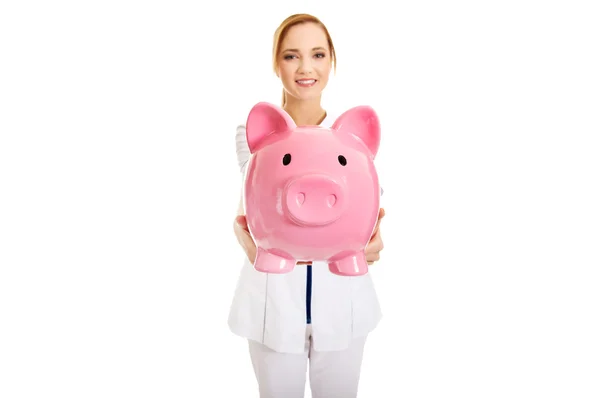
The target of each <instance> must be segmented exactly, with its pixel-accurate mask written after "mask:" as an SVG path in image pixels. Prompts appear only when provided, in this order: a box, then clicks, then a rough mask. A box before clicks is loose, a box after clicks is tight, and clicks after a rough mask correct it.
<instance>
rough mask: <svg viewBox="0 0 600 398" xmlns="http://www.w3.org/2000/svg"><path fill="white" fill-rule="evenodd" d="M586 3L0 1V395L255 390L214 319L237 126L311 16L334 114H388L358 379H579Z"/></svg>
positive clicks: (595, 374)
mask: <svg viewBox="0 0 600 398" xmlns="http://www.w3.org/2000/svg"><path fill="white" fill-rule="evenodd" d="M592 3H593V2H591V1H589V2H587V3H586V2H582V1H562V2H560V1H546V2H542V1H538V2H533V1H502V2H483V1H479V2H475V1H471V2H468V1H454V2H448V1H437V2H434V1H419V2H400V3H398V2H390V3H388V4H387V5H385V4H384V3H383V2H382V1H367V2H355V3H350V2H346V1H344V2H336V3H333V2H325V1H305V2H302V3H301V4H299V3H297V2H292V1H285V2H283V1H273V2H267V1H249V2H240V4H233V3H225V2H223V3H220V2H217V1H213V2H208V3H206V4H205V5H201V2H199V1H188V2H184V1H168V2H167V1H163V2H158V1H144V2H142V1H138V2H134V1H125V0H122V1H102V2H75V1H71V2H66V1H55V2H31V1H19V2H17V1H6V2H3V3H2V5H1V6H0V69H1V71H0V72H1V73H0V99H1V103H0V190H1V195H0V201H1V206H0V397H2V398H17V397H36V398H45V397H61V398H67V397H77V398H92V397H106V398H108V397H110V398H117V397H126V398H133V397H144V398H150V397H169V398H171V397H177V398H185V397H232V396H236V397H258V395H257V393H256V382H255V380H254V375H253V373H252V368H251V365H250V361H249V357H248V353H247V345H246V342H245V341H244V340H243V339H241V338H238V337H236V336H233V335H232V334H231V333H230V332H229V330H228V328H227V324H226V320H227V314H228V310H229V305H230V302H231V297H232V294H233V289H234V287H235V284H236V281H237V276H238V272H239V269H240V267H241V264H242V259H243V253H242V251H241V249H240V248H239V246H238V245H237V242H236V240H235V238H234V235H233V232H232V225H233V224H232V223H233V218H234V215H235V211H236V207H237V204H238V199H239V192H240V191H239V190H240V182H241V181H240V174H239V170H238V167H237V162H236V157H235V143H234V134H235V127H236V126H237V125H238V124H240V123H243V122H244V121H245V117H246V113H247V111H248V110H249V109H250V107H251V106H252V105H253V104H254V103H255V102H258V101H264V100H266V101H271V102H274V103H279V100H280V95H281V88H280V85H279V82H278V81H277V79H276V77H275V76H274V75H273V72H272V70H271V45H272V35H273V32H274V30H275V29H276V27H277V25H278V24H279V23H280V22H281V20H283V19H284V18H285V17H287V16H288V15H289V14H291V13H295V12H309V13H313V14H315V15H317V16H318V17H319V18H321V19H322V20H323V21H324V22H325V23H326V24H327V26H328V28H329V29H330V31H331V34H332V36H333V39H334V42H335V45H336V47H337V50H338V55H339V66H338V73H337V74H336V75H335V76H333V77H332V82H331V84H330V86H329V87H328V90H327V92H326V97H325V104H326V105H327V107H328V109H330V110H332V111H335V112H338V111H343V110H345V109H346V108H347V107H349V106H352V105H356V104H359V103H365V104H369V105H372V106H373V107H375V109H376V110H377V111H378V113H379V115H380V118H381V121H382V126H383V141H382V148H381V152H380V153H379V156H378V160H377V162H378V163H377V166H378V168H379V171H380V173H381V178H382V183H383V185H384V188H385V194H384V198H383V199H384V206H385V208H386V211H387V216H386V217H385V218H384V220H383V221H382V232H383V238H384V242H385V246H386V247H385V249H384V252H383V253H382V254H383V258H382V260H381V261H380V262H379V263H378V264H377V265H376V266H374V267H372V268H371V272H372V275H373V278H374V279H375V283H376V286H377V289H378V292H379V297H380V300H381V303H382V306H383V310H384V319H383V321H382V322H381V324H380V326H379V328H378V329H377V330H376V331H375V332H373V334H372V335H371V337H370V339H369V342H368V346H367V352H366V357H365V360H364V368H363V369H364V370H363V375H362V379H361V390H360V396H362V397H377V398H387V397H406V398H420V397H432V398H443V397H461V398H467V397H474V398H492V397H503V398H505V397H511V398H517V397H524V398H532V397H544V398H546V397H565V398H574V397H577V398H587V397H594V398H597V397H598V396H600V359H599V358H600V338H599V337H598V336H600V322H599V317H600V289H599V288H598V286H599V282H600V280H599V272H598V271H599V269H598V268H599V266H600V255H599V251H600V211H599V205H598V203H600V195H599V192H598V190H599V182H600V176H599V174H600V173H599V170H600V164H599V153H600V147H599V146H598V144H597V139H598V137H599V134H600V129H599V112H600V96H599V93H600V78H599V77H600V73H599V72H598V71H600V60H599V48H600V43H599V42H600V39H599V38H600V32H599V30H600V29H599V24H598V20H599V18H600V15H599V14H598V12H597V11H595V10H594V9H593V8H592ZM209 7H211V8H212V10H210V9H209ZM307 396H309V395H308V393H307Z"/></svg>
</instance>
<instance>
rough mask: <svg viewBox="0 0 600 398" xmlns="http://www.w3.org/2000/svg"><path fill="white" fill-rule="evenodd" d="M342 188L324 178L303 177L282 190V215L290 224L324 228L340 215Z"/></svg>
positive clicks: (342, 203) (342, 207) (328, 178)
mask: <svg viewBox="0 0 600 398" xmlns="http://www.w3.org/2000/svg"><path fill="white" fill-rule="evenodd" d="M345 199H346V195H345V194H344V188H343V186H342V185H341V184H340V183H338V182H337V181H336V180H335V179H333V178H331V177H330V176H326V175H306V176H302V177H299V178H297V179H295V180H293V181H291V182H290V183H289V184H288V185H287V187H286V188H285V190H284V194H283V203H284V212H285V214H286V215H287V217H288V218H289V219H290V220H292V221H293V222H294V223H296V224H299V225H305V226H318V225H327V224H330V223H332V222H334V221H335V220H337V219H338V218H339V217H340V216H341V215H342V213H343V211H344V206H345Z"/></svg>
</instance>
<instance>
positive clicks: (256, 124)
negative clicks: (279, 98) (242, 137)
mask: <svg viewBox="0 0 600 398" xmlns="http://www.w3.org/2000/svg"><path fill="white" fill-rule="evenodd" d="M294 127H296V124H295V123H294V120H293V119H292V117H291V116H290V115H289V114H288V113H287V112H285V111H284V110H283V109H281V108H280V107H278V106H276V105H273V104H269V103H267V102H259V103H258V104H256V105H254V106H253V107H252V109H251V110H250V114H249V115H248V120H247V121H246V140H247V141H248V147H249V148H250V153H254V152H255V151H256V149H257V147H258V145H259V144H260V142H261V141H262V140H264V139H265V138H266V137H267V136H268V135H270V134H273V133H284V132H286V131H289V130H291V129H293V128H294Z"/></svg>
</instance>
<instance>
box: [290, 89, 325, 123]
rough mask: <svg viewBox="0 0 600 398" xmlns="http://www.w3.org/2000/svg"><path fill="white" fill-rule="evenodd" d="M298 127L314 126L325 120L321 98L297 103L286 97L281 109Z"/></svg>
mask: <svg viewBox="0 0 600 398" xmlns="http://www.w3.org/2000/svg"><path fill="white" fill-rule="evenodd" d="M283 110H285V111H286V112H287V113H288V114H289V115H290V116H291V117H292V119H293V120H294V122H295V123H296V125H298V126H316V125H319V124H321V122H322V121H323V119H325V116H326V112H325V110H324V109H323V107H322V106H321V98H317V99H314V100H309V101H299V100H297V99H296V98H293V97H292V96H288V98H287V101H286V104H285V106H284V107H283Z"/></svg>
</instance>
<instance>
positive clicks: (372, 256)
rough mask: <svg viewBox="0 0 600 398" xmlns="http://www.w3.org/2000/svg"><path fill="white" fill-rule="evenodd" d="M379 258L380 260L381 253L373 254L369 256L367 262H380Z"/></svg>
mask: <svg viewBox="0 0 600 398" xmlns="http://www.w3.org/2000/svg"><path fill="white" fill-rule="evenodd" d="M379 258H380V256H379V253H371V254H369V255H368V256H367V262H369V261H371V262H374V261H379Z"/></svg>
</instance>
